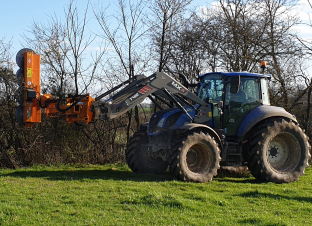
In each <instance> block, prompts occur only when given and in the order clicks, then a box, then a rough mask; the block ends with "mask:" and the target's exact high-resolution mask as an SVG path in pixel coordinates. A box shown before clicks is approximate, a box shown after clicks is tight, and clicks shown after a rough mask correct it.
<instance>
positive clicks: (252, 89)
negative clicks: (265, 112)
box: [223, 77, 261, 136]
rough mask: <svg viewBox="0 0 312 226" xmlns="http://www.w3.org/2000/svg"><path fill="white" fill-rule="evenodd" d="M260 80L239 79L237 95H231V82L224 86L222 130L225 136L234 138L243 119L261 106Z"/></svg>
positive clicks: (252, 78)
mask: <svg viewBox="0 0 312 226" xmlns="http://www.w3.org/2000/svg"><path fill="white" fill-rule="evenodd" d="M259 87H260V80H259V78H255V77H241V79H240V84H239V89H238V92H237V93H231V82H229V83H228V84H227V86H226V91H225V101H224V119H223V123H224V130H225V133H226V135H227V136H235V135H236V134H237V131H238V128H239V126H240V124H241V122H242V121H243V119H244V117H245V116H246V115H247V114H248V113H249V112H250V111H251V110H253V109H254V108H256V107H258V106H259V105H261V101H259V100H260V88H259Z"/></svg>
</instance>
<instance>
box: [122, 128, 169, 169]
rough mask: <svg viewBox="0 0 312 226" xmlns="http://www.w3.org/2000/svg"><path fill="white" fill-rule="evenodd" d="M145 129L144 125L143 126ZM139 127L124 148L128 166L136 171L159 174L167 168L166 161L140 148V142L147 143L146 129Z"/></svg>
mask: <svg viewBox="0 0 312 226" xmlns="http://www.w3.org/2000/svg"><path fill="white" fill-rule="evenodd" d="M145 129H146V127H145ZM145 129H144V127H143V128H141V129H140V130H139V131H138V132H136V133H134V134H133V136H132V137H131V138H130V141H129V145H128V147H127V149H126V160H127V163H128V166H129V167H130V169H131V170H132V171H133V172H136V173H153V174H161V173H163V172H165V171H166V170H167V168H168V163H167V162H165V161H163V160H162V159H161V158H155V157H152V156H150V153H148V152H146V151H142V150H141V145H142V144H147V143H148V136H147V133H146V130H145Z"/></svg>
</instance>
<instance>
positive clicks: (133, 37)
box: [95, 0, 148, 141]
mask: <svg viewBox="0 0 312 226" xmlns="http://www.w3.org/2000/svg"><path fill="white" fill-rule="evenodd" d="M143 11H144V1H143V0H138V1H135V2H132V1H124V0H119V1H118V11H117V14H115V15H113V16H112V15H110V14H109V13H107V8H106V9H103V8H102V9H101V10H100V11H96V12H95V15H96V18H97V20H98V22H99V24H100V26H101V28H102V31H103V33H102V34H100V36H101V37H103V38H104V39H105V40H107V41H108V42H109V43H110V44H111V46H112V48H113V49H114V52H113V53H111V55H110V60H108V63H109V65H111V68H110V70H107V71H106V73H107V74H109V77H111V78H113V79H114V80H116V81H118V82H119V81H121V80H124V78H123V77H122V75H124V74H126V75H127V77H128V79H130V78H132V77H133V76H134V75H135V73H136V74H140V73H142V72H143V71H144V70H146V66H147V64H148V59H147V58H145V57H144V56H145V55H146V45H147V43H146V41H145V40H144V37H145V34H146V29H145V27H144V24H143V22H142V16H143ZM111 18H112V19H113V21H114V23H115V24H117V26H116V27H115V28H111V27H110V24H109V22H110V19H111ZM116 61H118V62H119V63H118V64H116V63H115V62H116ZM134 118H135V121H136V127H137V130H138V129H139V125H140V122H139V113H138V107H137V106H136V107H135V115H134ZM131 120H132V110H130V111H129V112H128V126H127V141H128V140H129V137H130V126H131Z"/></svg>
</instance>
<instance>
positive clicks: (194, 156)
mask: <svg viewBox="0 0 312 226" xmlns="http://www.w3.org/2000/svg"><path fill="white" fill-rule="evenodd" d="M211 158H212V157H211V152H210V149H209V148H208V147H207V145H205V144H195V145H193V146H192V147H191V148H190V149H189V150H188V152H187V155H186V163H187V166H188V168H189V170H190V171H192V172H194V173H203V172H206V171H207V170H209V169H210V166H211V163H210V162H211Z"/></svg>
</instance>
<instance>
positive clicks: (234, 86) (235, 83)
mask: <svg viewBox="0 0 312 226" xmlns="http://www.w3.org/2000/svg"><path fill="white" fill-rule="evenodd" d="M239 86H240V75H238V76H232V77H231V89H230V93H232V94H236V93H238V91H239Z"/></svg>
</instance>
